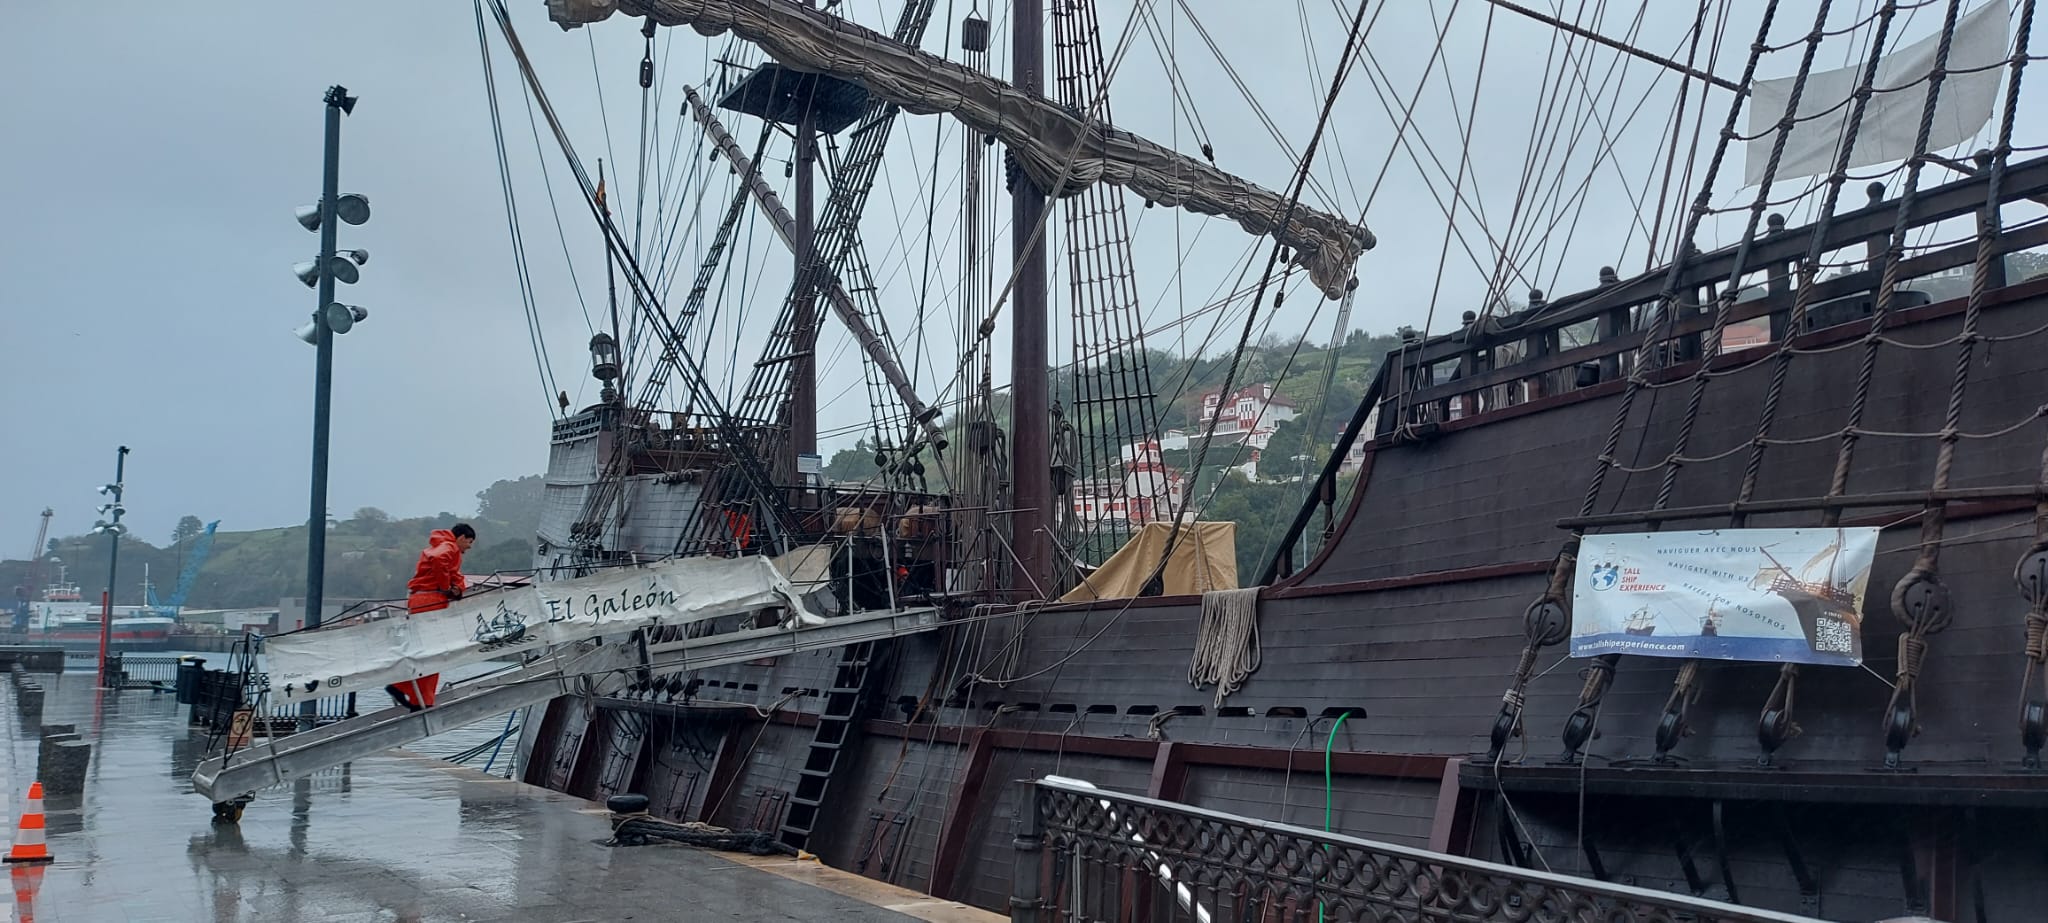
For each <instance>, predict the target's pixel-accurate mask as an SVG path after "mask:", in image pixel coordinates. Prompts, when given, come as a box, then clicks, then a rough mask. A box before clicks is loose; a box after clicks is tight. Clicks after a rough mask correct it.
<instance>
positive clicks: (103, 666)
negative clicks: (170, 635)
mask: <svg viewBox="0 0 2048 923" xmlns="http://www.w3.org/2000/svg"><path fill="white" fill-rule="evenodd" d="M127 470H128V447H127V446H125V445H124V446H121V447H120V450H119V451H118V452H116V453H115V455H114V483H112V484H107V485H105V486H103V487H101V488H100V493H102V494H105V495H107V496H109V497H111V498H112V499H111V500H110V501H108V502H106V503H103V504H100V515H102V516H108V517H112V521H111V522H110V521H108V520H106V519H102V520H100V521H99V522H97V523H94V524H93V527H92V531H93V532H94V533H96V534H104V535H106V537H107V588H106V589H105V590H102V591H100V678H99V685H100V688H102V689H104V688H106V685H107V642H108V640H109V638H110V636H111V635H112V634H113V632H114V568H115V566H116V565H117V564H119V563H120V561H121V533H123V532H126V531H128V527H127V526H124V525H122V524H121V514H122V513H125V512H127V510H126V509H124V508H122V506H121V492H122V480H123V479H124V477H125V476H126V475H127Z"/></svg>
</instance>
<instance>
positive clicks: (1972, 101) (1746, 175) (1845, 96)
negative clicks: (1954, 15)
mask: <svg viewBox="0 0 2048 923" xmlns="http://www.w3.org/2000/svg"><path fill="white" fill-rule="evenodd" d="M2006 36H2007V13H2006V0H1990V2H1988V3H1986V4H1984V5H1983V6H1980V7H1978V8H1977V9H1975V10H1972V11H1970V13H1969V14H1968V15H1965V16H1963V17H1961V18H1960V19H1958V20H1957V21H1956V31H1955V39H1954V41H1953V43H1952V44H1951V46H1950V48H1949V53H1948V64H1947V66H1946V68H1945V70H1946V71H1947V72H1948V73H1947V76H1946V78H1945V79H1943V81H1942V84H1941V96H1940V98H1939V99H1938V100H1937V101H1936V104H1935V107H1934V124H1933V127H1932V130H1931V131H1930V133H1929V134H1928V137H1927V149H1928V150H1929V151H1939V150H1944V149H1947V148H1951V147H1954V146H1956V145H1958V144H1961V143H1963V142H1965V141H1968V140H1970V139H1971V138H1972V137H1974V136H1975V135H1976V134H1977V132H1978V131H1980V130H1982V129H1983V128H1984V123H1985V122H1987V121H1990V119H1991V106H1992V103H1993V102H1994V101H1995V100H1996V99H1997V97H1998V88H1999V85H2000V84H2001V83H2003V82H2004V81H2005V80H2006V76H2007V69H2006V68H2003V67H1999V66H1998V65H1999V64H2000V63H2001V62H2003V61H2004V60H2005V59H2006ZM1940 50H1941V34H1940V32H1936V33H1935V34H1933V35H1930V36H1928V37H1926V38H1923V39H1921V40H1920V41H1917V42H1914V43H1913V44H1911V45H1907V46H1906V47H1904V48H1900V49H1898V50H1896V51H1893V52H1892V53H1890V54H1888V55H1885V56H1884V57H1882V58H1879V59H1878V62H1877V79H1876V80H1875V81H1874V82H1872V83H1871V96H1870V102H1869V103H1868V104H1867V105H1866V107H1865V109H1864V111H1863V120H1862V123H1861V125H1860V127H1858V128H1857V130H1856V147H1855V149H1854V150H1853V151H1851V152H1850V156H1849V166H1850V167H1852V168H1854V167H1867V166H1869V165H1871V164H1874V163H1890V162H1894V161H1900V160H1905V159H1907V158H1909V157H1912V156H1913V146H1914V141H1915V139H1916V138H1918V136H1919V134H1920V115H1921V110H1922V109H1923V108H1924V107H1925V106H1926V105H1927V82H1926V81H1927V75H1928V74H1929V73H1931V72H1932V71H1933V70H1934V62H1935V59H1936V58H1937V56H1938V55H1939V53H1940ZM1863 67H1864V65H1863V63H1862V62H1860V61H1859V62H1858V63H1856V64H1853V65H1850V66H1849V67H1843V68H1837V69H1835V70H1830V71H1814V72H1812V73H1811V74H1808V75H1807V78H1806V89H1805V90H1804V91H1803V92H1801V93H1800V96H1799V113H1798V116H1797V117H1798V118H1800V119H1803V120H1805V121H1801V122H1799V123H1797V124H1795V125H1793V126H1792V132H1791V134H1790V135H1789V136H1788V137H1787V138H1786V139H1785V153H1784V157H1783V159H1782V160H1781V161H1779V163H1778V172H1777V175H1776V177H1775V179H1779V180H1783V179H1793V178H1799V177H1807V176H1823V175H1826V174H1828V173H1831V172H1834V169H1835V159H1836V157H1837V156H1839V154H1840V150H1841V146H1842V141H1843V139H1844V138H1845V137H1846V136H1847V132H1848V128H1849V117H1850V115H1851V114H1852V113H1853V112H1854V111H1855V103H1854V101H1853V100H1851V99H1850V97H1852V96H1854V95H1855V93H1856V88H1857V87H1860V86H1862V85H1863ZM1795 79H1796V78H1795V77H1780V78H1778V79H1775V80H1758V81H1756V82H1754V83H1752V84H1751V85H1750V100H1749V130H1748V134H1749V136H1750V137H1751V138H1752V140H1751V141H1750V142H1749V143H1748V144H1747V146H1746V152H1745V153H1746V158H1745V161H1744V171H1743V184H1744V185H1748V186H1754V185H1756V184H1758V183H1761V182H1763V179H1764V168H1765V166H1767V165H1768V164H1769V163H1770V159H1771V147H1772V145H1773V144H1775V143H1776V141H1777V132H1776V130H1775V126H1776V125H1777V124H1778V121H1779V120H1780V119H1782V118H1783V117H1784V115H1785V110H1786V104H1787V103H1788V102H1790V100H1791V98H1792V84H1793V82H1794V81H1795Z"/></svg>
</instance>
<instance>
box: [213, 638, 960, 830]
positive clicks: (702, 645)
mask: <svg viewBox="0 0 2048 923" xmlns="http://www.w3.org/2000/svg"><path fill="white" fill-rule="evenodd" d="M942 624H944V620H943V619H942V618H941V617H940V614H939V611H938V610H937V609H933V608H918V609H900V610H889V611H881V612H868V613H860V614H855V615H847V616H842V617H839V618H831V619H826V620H824V622H823V624H799V625H797V626H795V627H785V628H753V629H745V630H740V631H727V632H723V633H719V634H714V635H707V636H704V637H699V638H686V639H682V640H678V641H672V642H668V643H664V644H656V645H647V646H644V647H643V646H642V645H641V644H640V643H639V642H638V641H636V640H633V639H630V638H629V639H625V640H610V641H601V642H599V643H595V644H592V643H591V642H584V643H582V644H578V645H564V646H561V647H557V648H555V649H554V650H552V651H549V652H547V653H545V654H543V655H541V656H540V657H538V658H536V659H535V660H533V661H531V662H529V663H526V664H523V665H521V666H519V667H517V668H514V669H510V670H506V671H504V672H500V673H494V674H491V675H489V676H486V677H482V678H479V679H476V680H471V681H469V682H466V683H462V684H458V685H455V686H452V687H451V688H449V689H448V690H447V691H446V692H445V693H443V694H442V696H441V698H440V700H439V701H438V702H436V703H435V704H434V706H433V707H432V708H427V709H423V710H421V711H418V712H413V711H407V710H406V709H403V708H398V707H395V706H394V707H391V708H386V709H382V710H379V711H375V712H371V713H369V714H366V715H362V716H359V717H355V718H349V719H347V720H344V721H339V722H336V723H334V724H330V725H327V726H326V727H322V728H317V729H314V730H310V731H303V732H300V733H297V734H292V735H289V736H286V737H281V738H271V739H268V740H266V741H265V742H263V743H259V744H257V745H254V746H249V747H244V748H242V749H239V750H234V751H231V752H229V753H226V754H224V755H221V756H216V757H212V758H210V759H207V760H206V761H204V762H202V763H200V764H199V767H198V769H196V770H194V771H193V773H192V790H193V791H195V792H198V793H199V794H201V795H205V796H206V797H207V798H208V799H209V800H211V801H212V802H214V803H215V804H216V805H220V804H223V803H225V802H230V801H233V800H235V799H237V798H240V797H242V796H244V795H249V794H253V793H255V792H257V791H261V790H262V789H265V788H269V787H270V786H273V785H278V784H281V783H284V782H290V781H292V780H294V779H300V778H304V777H306V776H308V775H311V774H312V773H316V772H319V771H320V770H323V769H328V768H331V767H334V766H339V765H341V764H343V763H347V762H350V761H353V760H357V759H361V758H363V757H366V756H370V755H373V754H377V753H382V752H383V751H385V750H389V749H391V748H392V747H402V746H404V745H406V744H409V743H413V742H414V741H418V740H423V739H425V738H428V737H432V736H434V735H436V734H443V733H447V732H449V731H453V730H456V729H458V728H463V727H468V726H469V725H472V724H475V723H477V722H479V721H484V720H487V719H489V718H492V717H493V716H497V715H503V714H506V713H507V712H511V711H514V710H516V709H520V708H525V707H527V706H530V705H538V704H541V703H543V702H546V701H548V700H550V699H553V698H555V697H556V696H563V695H590V696H597V697H603V696H607V695H611V694H614V693H616V692H619V691H620V690H622V689H624V688H625V687H626V686H627V685H628V684H630V683H633V682H635V681H638V680H641V679H652V678H658V677H664V676H669V675H671V674H675V673H682V672H686V671H690V670H702V669H706V668H709V667H717V666H724V665H727V664H734V663H743V662H745V661H749V660H757V659H760V658H763V657H775V656H779V655H784V654H800V653H804V652H806V651H815V650H825V649H829V648H837V647H843V646H845V645H848V644H858V643H861V642H864V641H882V640H887V639H890V638H899V637H903V636H906V635H913V634H919V633H922V632H927V631H931V630H932V629H935V628H938V627H939V626H940V625H942Z"/></svg>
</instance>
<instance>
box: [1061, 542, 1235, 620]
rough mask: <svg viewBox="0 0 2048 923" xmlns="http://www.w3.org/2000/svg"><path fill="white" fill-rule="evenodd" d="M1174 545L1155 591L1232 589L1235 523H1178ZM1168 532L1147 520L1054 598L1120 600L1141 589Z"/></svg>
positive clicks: (1187, 592) (1176, 593)
mask: <svg viewBox="0 0 2048 923" xmlns="http://www.w3.org/2000/svg"><path fill="white" fill-rule="evenodd" d="M1180 531H1181V535H1180V544H1179V545H1176V546H1175V547H1174V549H1173V557H1172V559H1170V560H1168V561H1167V562H1166V569H1165V570H1164V571H1163V572H1161V573H1160V575H1159V581H1160V590H1159V593H1158V594H1156V595H1161V596H1182V595H1193V594H1196V593H1206V592H1208V591H1210V590H1234V589H1236V588H1237V523H1234V522H1189V523H1182V524H1181V526H1180ZM1172 535H1173V524H1172V523H1166V522H1148V523H1146V524H1145V525H1144V526H1143V527H1141V528H1139V529H1138V534H1136V535H1133V536H1131V540H1130V541H1128V542H1125V543H1124V546H1123V547H1122V548H1119V549H1117V552H1116V554H1113V555H1110V556H1109V560H1107V561H1104V562H1102V566H1101V567H1098V568H1096V569H1095V573H1093V574H1089V575H1088V579H1086V580H1083V581H1081V585H1080V586H1077V587H1075V588H1073V589H1071V590H1068V591H1067V595H1065V596H1062V597H1060V602H1087V601H1089V600H1093V599H1126V598H1129V597H1132V596H1138V595H1141V594H1143V593H1144V590H1145V582H1146V581H1147V580H1150V579H1151V577H1152V571H1153V570H1154V569H1156V568H1158V567H1159V559H1160V558H1161V557H1162V556H1164V555H1165V554H1166V545H1167V542H1168V541H1169V540H1170V539H1171V537H1172Z"/></svg>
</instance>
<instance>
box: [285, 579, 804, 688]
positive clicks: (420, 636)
mask: <svg viewBox="0 0 2048 923" xmlns="http://www.w3.org/2000/svg"><path fill="white" fill-rule="evenodd" d="M772 607H779V608H783V609H786V610H788V611H789V612H791V613H792V614H793V617H794V618H795V619H797V620H800V621H802V622H804V623H807V624H814V625H815V624H823V623H824V619H822V618H820V617H819V616H817V615H816V614H814V613H812V612H810V611H809V610H808V609H806V608H805V607H804V605H803V603H802V600H801V598H800V597H799V591H798V590H797V588H796V587H795V586H793V585H792V584H791V583H790V579H789V578H788V577H787V576H785V575H784V573H783V571H782V570H780V569H778V568H777V566H776V564H775V563H774V562H773V561H771V560H770V559H768V558H764V557H760V556H747V557H738V558H717V557H698V558H681V559H677V560H673V561H665V562H663V563H660V564H653V565H648V566H644V567H626V568H619V569H617V570H609V571H605V572H602V573H599V574H596V575H593V576H589V577H579V578H576V579H573V580H560V581H551V582H546V583H536V584H531V585H528V586H522V587H516V588H513V589H509V590H505V591H501V592H494V593H481V594H477V595H474V596H470V597H468V598H465V599H461V600H457V601H456V602H455V604H454V605H451V606H449V607H448V608H446V609H442V610H440V611H438V612H424V613H421V614H419V615H408V614H400V615H395V616H392V617H389V618H381V619H375V620H372V621H363V622H351V623H348V624H344V625H337V626H335V627H333V628H323V629H319V630H315V631H304V632H296V633H293V634H288V635H280V636H278V637H275V638H271V639H269V640H268V641H266V642H265V643H264V647H263V650H264V656H265V659H266V660H267V661H268V663H267V666H268V667H269V684H268V688H269V690H270V696H271V699H270V701H271V703H272V704H275V705H281V704H285V703H289V702H294V701H303V700H306V699H312V698H319V697H324V696H331V695H340V694H343V693H349V692H364V691H370V690H376V689H382V688H383V687H384V686H386V685H388V684H390V683H394V682H398V681H400V680H409V679H413V678H415V677H419V676H425V675H427V674H430V673H439V672H442V671H444V670H447V669H448V668H450V667H455V666H460V665H462V664H466V663H476V662H478V661H483V660H489V659H491V658H493V657H500V656H503V655H505V654H506V653H511V652H524V651H540V650H544V649H546V648H548V647H551V646H553V645H557V644H566V643H570V642H573V641H582V640H585V639H588V638H595V637H600V636H620V635H624V634H626V633H628V632H631V631H633V630H634V629H638V628H646V627H650V626H654V625H685V624H689V623H691V622H699V621H703V620H705V619H713V618H718V617H720V616H727V615H739V614H743V613H747V612H752V611H755V610H759V609H766V608H772Z"/></svg>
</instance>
